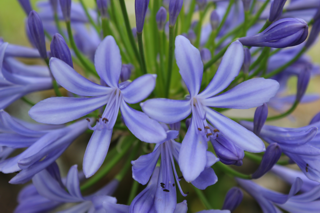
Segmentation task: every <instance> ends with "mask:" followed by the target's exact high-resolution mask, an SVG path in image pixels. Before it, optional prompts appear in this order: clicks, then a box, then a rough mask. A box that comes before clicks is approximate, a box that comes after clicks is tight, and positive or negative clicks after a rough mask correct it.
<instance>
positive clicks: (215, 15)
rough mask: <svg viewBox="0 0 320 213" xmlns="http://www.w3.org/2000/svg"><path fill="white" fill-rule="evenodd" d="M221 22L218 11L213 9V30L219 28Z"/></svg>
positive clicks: (211, 22) (211, 21)
mask: <svg viewBox="0 0 320 213" xmlns="http://www.w3.org/2000/svg"><path fill="white" fill-rule="evenodd" d="M219 23H220V17H219V15H218V13H217V11H215V10H213V11H212V12H211V15H210V24H211V29H212V30H215V29H217V28H218V26H219Z"/></svg>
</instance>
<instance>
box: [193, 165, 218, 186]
mask: <svg viewBox="0 0 320 213" xmlns="http://www.w3.org/2000/svg"><path fill="white" fill-rule="evenodd" d="M217 181H218V177H217V175H216V173H215V172H214V171H213V169H212V168H210V167H209V168H206V169H205V170H203V172H201V174H200V175H199V177H197V179H195V180H194V181H192V185H194V186H195V187H197V188H198V189H201V190H205V189H206V188H207V187H208V186H211V185H213V184H215V183H216V182H217Z"/></svg>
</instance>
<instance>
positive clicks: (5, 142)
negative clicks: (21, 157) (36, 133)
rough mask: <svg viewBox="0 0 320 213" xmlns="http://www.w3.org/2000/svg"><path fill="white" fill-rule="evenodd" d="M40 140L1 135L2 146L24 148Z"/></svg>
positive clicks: (11, 134) (0, 144)
mask: <svg viewBox="0 0 320 213" xmlns="http://www.w3.org/2000/svg"><path fill="white" fill-rule="evenodd" d="M38 139H39V138H38V137H27V136H22V135H18V134H14V133H1V137H0V146H7V147H12V148H24V147H29V146H31V145H32V144H33V143H34V142H36V141H37V140H38Z"/></svg>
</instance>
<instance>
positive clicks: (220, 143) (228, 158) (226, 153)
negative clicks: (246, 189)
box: [210, 134, 244, 166]
mask: <svg viewBox="0 0 320 213" xmlns="http://www.w3.org/2000/svg"><path fill="white" fill-rule="evenodd" d="M210 141H211V143H212V146H213V148H214V150H215V152H216V155H217V157H218V158H219V159H220V161H221V162H222V163H224V164H227V165H236V166H241V165H242V159H243V157H244V152H243V150H242V149H240V148H238V147H237V146H235V145H234V144H233V143H232V142H230V141H229V140H228V139H226V138H225V137H224V136H223V135H222V134H217V136H216V138H215V139H214V138H211V139H210Z"/></svg>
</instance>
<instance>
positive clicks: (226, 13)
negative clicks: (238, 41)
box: [216, 0, 235, 35]
mask: <svg viewBox="0 0 320 213" xmlns="http://www.w3.org/2000/svg"><path fill="white" fill-rule="evenodd" d="M234 1H235V0H230V1H229V5H228V7H227V10H226V12H225V14H224V15H223V18H222V20H221V22H220V24H219V26H218V28H217V31H216V35H218V34H219V32H220V30H221V28H222V27H223V25H224V23H225V22H226V20H227V17H228V15H229V13H230V10H231V7H232V5H233V4H234Z"/></svg>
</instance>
